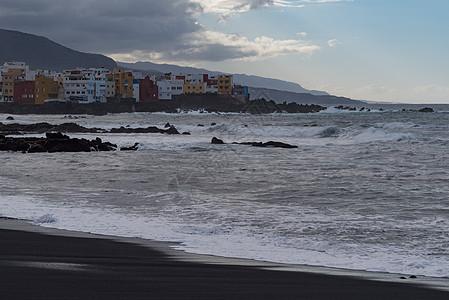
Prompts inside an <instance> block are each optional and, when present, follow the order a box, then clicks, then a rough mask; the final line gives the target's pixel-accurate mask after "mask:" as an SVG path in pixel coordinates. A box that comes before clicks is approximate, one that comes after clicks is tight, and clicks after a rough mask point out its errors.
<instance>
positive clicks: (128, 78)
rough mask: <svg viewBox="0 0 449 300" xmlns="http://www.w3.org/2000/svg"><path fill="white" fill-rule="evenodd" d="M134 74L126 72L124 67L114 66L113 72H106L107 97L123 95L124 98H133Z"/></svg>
mask: <svg viewBox="0 0 449 300" xmlns="http://www.w3.org/2000/svg"><path fill="white" fill-rule="evenodd" d="M133 82H134V76H133V74H132V73H131V72H125V71H124V70H123V68H114V71H113V73H109V74H106V97H108V98H113V97H115V96H118V95H121V97H122V98H132V97H133V96H134V94H133Z"/></svg>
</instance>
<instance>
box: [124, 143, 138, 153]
mask: <svg viewBox="0 0 449 300" xmlns="http://www.w3.org/2000/svg"><path fill="white" fill-rule="evenodd" d="M137 146H139V143H135V144H134V145H133V146H131V147H121V148H120V151H136V150H137V149H138V147H137Z"/></svg>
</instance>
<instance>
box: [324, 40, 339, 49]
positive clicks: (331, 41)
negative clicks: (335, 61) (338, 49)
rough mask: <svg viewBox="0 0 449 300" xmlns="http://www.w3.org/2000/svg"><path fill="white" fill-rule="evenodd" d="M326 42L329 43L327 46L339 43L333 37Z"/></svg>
mask: <svg viewBox="0 0 449 300" xmlns="http://www.w3.org/2000/svg"><path fill="white" fill-rule="evenodd" d="M327 44H328V45H329V47H335V46H337V45H338V44H340V42H339V41H338V40H337V39H333V40H329V41H327Z"/></svg>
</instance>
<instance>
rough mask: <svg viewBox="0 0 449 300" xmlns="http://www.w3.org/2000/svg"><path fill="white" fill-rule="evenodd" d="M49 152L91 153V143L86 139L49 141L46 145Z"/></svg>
mask: <svg viewBox="0 0 449 300" xmlns="http://www.w3.org/2000/svg"><path fill="white" fill-rule="evenodd" d="M44 147H45V149H47V151H48V152H50V153H51V152H90V151H91V143H89V141H88V140H86V139H77V138H74V139H62V140H61V139H57V140H56V139H47V141H46V142H45V143H44Z"/></svg>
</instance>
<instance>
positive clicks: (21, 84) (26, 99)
mask: <svg viewBox="0 0 449 300" xmlns="http://www.w3.org/2000/svg"><path fill="white" fill-rule="evenodd" d="M35 87H36V86H35V81H34V80H20V81H16V82H15V83H14V102H15V103H22V104H35V96H36V93H35V90H36V88H35Z"/></svg>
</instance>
